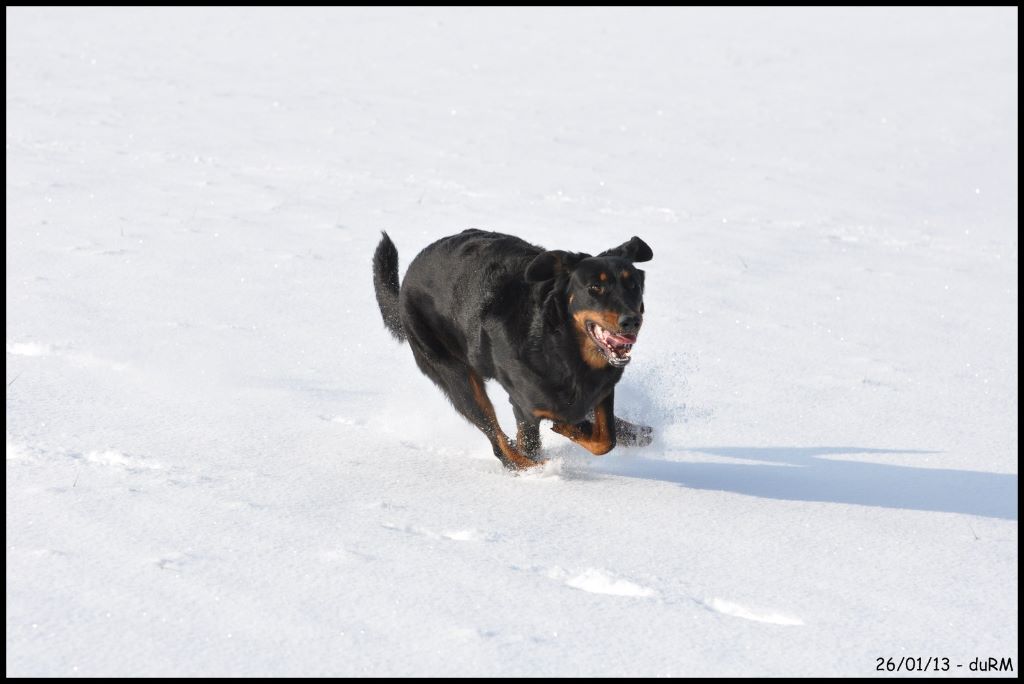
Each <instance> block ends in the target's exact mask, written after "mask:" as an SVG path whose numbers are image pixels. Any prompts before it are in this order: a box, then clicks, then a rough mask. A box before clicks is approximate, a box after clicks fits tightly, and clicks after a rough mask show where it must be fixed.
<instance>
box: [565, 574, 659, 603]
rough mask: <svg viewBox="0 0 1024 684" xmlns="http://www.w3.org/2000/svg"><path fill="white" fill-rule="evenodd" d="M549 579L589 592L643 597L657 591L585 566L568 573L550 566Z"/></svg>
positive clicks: (653, 594) (654, 594) (654, 593)
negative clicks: (577, 571) (581, 570)
mask: <svg viewBox="0 0 1024 684" xmlns="http://www.w3.org/2000/svg"><path fill="white" fill-rule="evenodd" d="M546 574H547V576H548V577H550V578H551V579H555V580H560V581H563V582H564V583H565V584H566V586H569V587H572V588H573V589H579V590H580V591H586V592H589V593H591V594H607V595H609V596H633V597H637V598H645V597H649V596H656V595H657V592H656V591H654V590H653V589H651V588H649V587H645V586H642V585H639V584H636V583H635V582H630V581H629V580H626V579H622V578H620V577H616V576H615V575H614V574H613V573H611V572H608V571H607V570H601V569H598V568H587V569H586V570H584V571H583V572H581V573H569V572H566V571H565V570H563V569H562V568H558V567H556V568H552V569H551V570H549V571H548V572H547V573H546Z"/></svg>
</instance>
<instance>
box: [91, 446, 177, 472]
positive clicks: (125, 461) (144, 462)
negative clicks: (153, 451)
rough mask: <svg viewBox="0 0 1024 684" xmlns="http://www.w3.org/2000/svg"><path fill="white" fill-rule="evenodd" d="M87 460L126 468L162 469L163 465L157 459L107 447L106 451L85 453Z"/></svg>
mask: <svg viewBox="0 0 1024 684" xmlns="http://www.w3.org/2000/svg"><path fill="white" fill-rule="evenodd" d="M85 460H86V461H88V462H89V463H96V464H98V465H107V466H115V467H118V468H124V469H125V470H161V469H162V468H163V466H162V465H160V464H159V463H157V462H156V461H151V460H149V459H145V458H142V457H141V456H132V455H130V454H124V453H122V452H120V451H118V450H116V449H105V450H104V451H90V452H89V453H87V454H86V455H85Z"/></svg>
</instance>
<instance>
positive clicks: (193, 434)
mask: <svg viewBox="0 0 1024 684" xmlns="http://www.w3.org/2000/svg"><path fill="white" fill-rule="evenodd" d="M1017 17H1018V12H1017V9H1016V8H1001V9H1000V8H996V9H992V8H989V9H954V8H932V9H906V8H903V9H884V8H882V9H827V10H826V9H774V10H754V9H750V8H741V9H722V10H719V9H629V10H625V9H565V8H562V9H409V8H405V9H390V10H371V9H333V10H331V9H288V10H285V9H248V10H243V9H194V8H193V9H87V10H77V9H68V8H64V9H39V8H35V9H29V8H16V9H11V8H8V9H7V10H6V19H7V22H6V40H7V42H6V50H7V71H6V78H7V117H6V123H7V138H6V153H7V169H6V183H7V233H6V249H7V251H6V286H7V299H6V302H7V325H6V349H7V357H6V358H7V367H6V379H7V404H6V418H7V422H6V434H7V467H6V471H7V484H6V488H7V515H6V535H7V536H6V546H7V549H6V554H7V555H6V561H7V585H6V599H7V611H6V618H7V632H6V646H7V649H6V653H7V655H6V658H7V674H8V675H91V676H98V675H173V674H180V675H200V674H208V675H361V674H368V675H426V674H447V675H517V674H522V675H546V674H554V675H626V674H640V675H783V674H796V675H812V674H822V675H868V676H871V675H876V674H882V673H879V672H877V671H876V666H877V662H878V659H879V658H888V657H893V658H895V659H896V660H899V658H901V657H918V656H920V657H922V658H923V659H927V658H928V657H939V658H949V667H950V672H951V673H955V674H972V673H970V672H969V671H968V665H969V663H970V662H971V661H972V660H973V659H974V658H976V657H981V658H987V657H990V656H994V657H1000V658H1004V657H1009V658H1013V665H1014V668H1015V670H1014V672H1015V673H1016V672H1017V668H1018V667H1019V663H1018V662H1017V654H1018V650H1017V639H1018V624H1017V622H1018V608H1017V600H1018V589H1017V578H1018V546H1017V545H1018V537H1017V528H1018V475H1017V473H1018V471H1017V456H1018V432H1017V430H1018V423H1017V411H1018V357H1017V342H1018V327H1017V325H1018V318H1017V304H1018V290H1017V276H1018V273H1017V267H1018V239H1017V220H1018V216H1017V211H1018V195H1017V183H1018V153H1017V144H1018V134H1017V121H1018V118H1017V117H1018V105H1017V102H1018V87H1017V76H1018V69H1017V60H1018V56H1017ZM471 226H476V227H482V228H488V229H492V230H498V231H502V232H509V233H514V234H516V235H519V236H521V237H523V238H525V239H527V240H530V241H533V242H536V243H538V244H542V245H545V246H547V247H549V248H564V249H571V250H581V251H591V252H593V251H597V250H601V249H604V248H606V247H610V246H613V245H616V244H619V243H620V242H622V241H623V240H625V239H628V238H629V237H630V236H631V235H634V234H636V235H640V236H641V237H643V238H644V240H646V241H647V242H648V243H649V244H650V245H651V246H652V247H653V249H654V253H655V258H654V261H652V262H651V263H650V264H646V265H645V266H644V268H645V270H646V271H647V296H646V306H647V320H646V323H645V327H644V331H643V333H642V334H641V336H640V341H639V344H638V346H637V347H636V349H635V351H634V361H633V363H632V364H631V365H630V367H629V368H628V369H627V371H626V373H625V377H624V379H623V381H622V383H621V384H620V386H619V393H618V397H619V398H618V400H617V408H619V409H620V410H621V412H622V414H623V415H624V416H625V417H627V418H633V419H638V420H643V421H646V422H649V423H651V424H652V425H654V426H655V427H656V428H657V438H656V442H655V444H654V445H653V446H652V447H649V448H646V449H617V450H615V451H613V452H612V453H611V454H609V455H608V456H605V457H602V458H595V457H592V456H590V455H589V454H586V453H585V452H583V451H582V450H581V449H580V448H578V447H576V446H574V445H571V444H570V443H568V442H567V441H566V440H564V439H563V438H561V437H559V436H557V435H554V434H553V433H551V432H550V431H548V430H547V429H546V428H544V429H543V432H545V433H546V434H545V435H544V442H545V448H546V449H547V451H548V453H549V454H551V455H552V456H553V460H552V462H551V463H550V464H548V465H547V466H546V467H545V468H544V469H543V470H542V472H539V473H532V474H527V475H523V476H514V475H511V474H509V473H507V472H505V471H503V470H502V469H501V467H500V465H499V463H498V461H497V460H496V459H495V458H494V457H493V455H492V454H491V451H490V448H489V445H488V444H487V442H486V440H485V439H484V438H483V437H482V436H481V435H480V434H479V433H478V432H477V431H476V430H475V429H474V428H472V427H471V426H469V425H468V424H466V423H464V422H463V421H462V419H461V418H460V417H459V416H458V415H457V414H456V413H455V412H454V411H453V410H452V409H451V408H450V407H449V405H448V404H447V402H446V401H445V400H444V399H443V398H442V396H441V394H440V393H439V392H438V391H437V390H436V389H435V388H434V387H433V386H432V385H431V384H430V382H429V381H428V380H427V379H426V378H425V377H423V376H422V375H421V374H420V373H419V372H418V370H417V369H416V367H415V365H414V363H413V360H412V356H411V354H410V352H409V350H408V348H406V347H403V346H400V345H398V344H396V343H395V342H394V341H393V340H392V339H391V338H390V336H389V335H388V334H387V332H386V331H385V329H384V327H383V325H382V324H381V320H380V314H379V312H378V310H377V307H376V304H375V302H374V298H373V294H372V287H371V279H370V255H371V254H372V251H373V247H374V246H375V244H376V241H377V240H378V237H379V231H380V230H387V231H388V232H389V233H390V235H391V236H392V237H393V238H394V240H395V242H396V244H397V245H398V249H399V254H400V256H401V259H402V267H403V269H404V267H405V265H406V264H408V263H409V261H410V260H411V258H412V257H413V256H414V255H415V254H416V252H417V251H418V250H420V249H421V248H422V247H424V246H425V245H427V244H428V243H430V242H432V241H433V240H435V239H436V238H438V237H441V236H444V235H448V234H451V233H454V232H458V231H460V230H462V229H464V228H467V227H471ZM490 392H491V396H492V398H493V399H494V400H495V404H496V405H497V406H498V408H499V411H500V412H501V417H502V418H503V419H504V420H505V421H506V425H509V424H510V422H511V411H510V410H508V406H507V403H506V402H505V401H504V397H503V396H501V395H500V388H498V387H496V386H494V385H491V386H490ZM922 662H923V661H922ZM958 664H962V665H963V667H962V668H959V669H958V668H957V667H956V666H957V665H958Z"/></svg>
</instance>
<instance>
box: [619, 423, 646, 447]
mask: <svg viewBox="0 0 1024 684" xmlns="http://www.w3.org/2000/svg"><path fill="white" fill-rule="evenodd" d="M653 433H654V428H652V427H651V426H650V425H636V424H635V423H630V422H629V421H628V420H623V419H622V418H619V417H618V416H616V418H615V439H616V440H617V441H618V443H619V444H621V445H622V446H640V447H645V446H649V445H650V444H651V442H652V441H654V438H653V437H652V435H653Z"/></svg>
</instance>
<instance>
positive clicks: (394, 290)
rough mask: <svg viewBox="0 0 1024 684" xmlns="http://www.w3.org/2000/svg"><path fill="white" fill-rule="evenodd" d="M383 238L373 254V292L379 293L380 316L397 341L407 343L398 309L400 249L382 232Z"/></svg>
mask: <svg viewBox="0 0 1024 684" xmlns="http://www.w3.org/2000/svg"><path fill="white" fill-rule="evenodd" d="M381 235H383V236H384V237H382V238H381V239H380V243H379V244H378V245H377V250H376V251H375V252H374V253H373V290H374V292H376V293H377V305H378V306H379V307H380V315H381V316H383V317H384V327H386V328H387V329H388V330H389V331H391V334H392V335H394V336H395V339H396V340H398V341H399V342H405V331H404V330H402V319H401V318H400V317H399V309H398V249H396V248H395V243H393V242H392V241H391V238H389V237H388V234H387V233H385V232H383V231H381Z"/></svg>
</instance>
